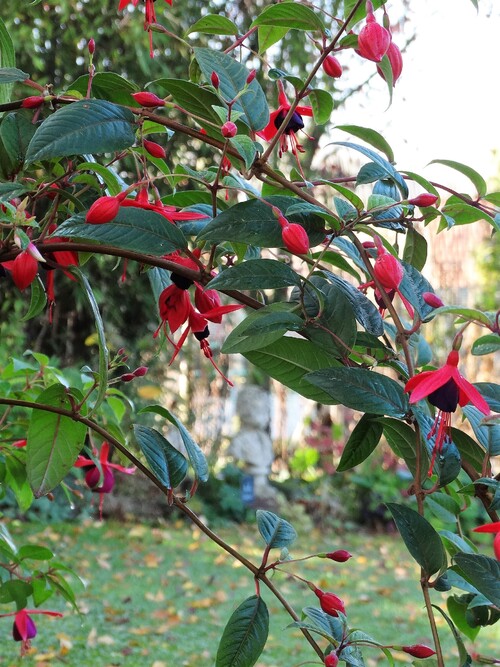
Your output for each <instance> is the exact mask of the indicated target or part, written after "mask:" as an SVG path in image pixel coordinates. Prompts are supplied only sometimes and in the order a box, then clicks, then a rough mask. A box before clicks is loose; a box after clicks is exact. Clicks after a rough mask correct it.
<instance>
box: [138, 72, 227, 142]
mask: <svg viewBox="0 0 500 667" xmlns="http://www.w3.org/2000/svg"><path fill="white" fill-rule="evenodd" d="M151 85H154V86H159V87H160V88H163V89H164V90H166V91H167V92H168V93H169V94H170V95H172V97H173V98H174V100H175V102H176V103H177V104H178V105H179V106H181V107H182V108H183V109H186V111H189V112H190V113H192V114H193V115H196V116H199V117H201V118H205V119H206V120H207V121H211V122H213V123H216V125H217V127H219V125H220V120H219V116H218V114H217V112H216V111H214V106H217V105H220V103H221V100H220V99H219V97H218V96H217V95H216V94H215V93H214V92H213V91H211V90H208V89H207V88H201V87H200V86H198V85H196V84H195V83H192V82H191V81H185V80H183V79H157V80H156V81H153V82H152V84H151ZM205 129H206V130H207V132H208V131H209V129H208V127H206V126H205ZM209 133H210V132H209ZM211 133H212V134H215V135H216V136H220V131H219V130H218V129H217V132H214V131H213V128H212V132H211Z"/></svg>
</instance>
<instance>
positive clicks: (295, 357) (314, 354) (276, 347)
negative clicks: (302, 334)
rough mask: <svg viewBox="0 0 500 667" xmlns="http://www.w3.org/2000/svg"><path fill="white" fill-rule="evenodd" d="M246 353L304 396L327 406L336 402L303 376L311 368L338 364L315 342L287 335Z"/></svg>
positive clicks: (276, 377)
mask: <svg viewBox="0 0 500 667" xmlns="http://www.w3.org/2000/svg"><path fill="white" fill-rule="evenodd" d="M243 356H244V357H245V358H246V359H248V361H249V362H250V363H251V364H253V365H255V366H257V368H260V369H261V370H262V371H264V372H265V373H266V374H267V375H269V376H271V377H272V378H274V379H275V380H278V382H281V383H282V384H284V385H285V386H286V387H289V388H290V389H293V390H294V391H296V392H297V393H299V394H301V395H302V396H305V397H306V398H310V399H311V400H313V401H317V402H318V403H324V404H325V405H333V404H335V403H336V401H334V400H333V399H332V397H331V396H329V394H328V393H327V392H325V391H323V390H322V389H320V388H318V387H315V386H313V385H312V384H310V383H309V382H308V381H307V380H305V379H304V378H305V376H306V374H308V373H309V372H310V371H312V370H316V369H319V368H326V367H329V366H339V362H338V361H337V360H336V359H334V358H333V357H332V356H331V355H329V354H327V353H326V352H323V350H321V349H319V348H318V347H317V346H316V345H314V343H311V342H310V341H308V340H301V339H300V338H288V337H284V338H281V339H280V340H278V341H276V342H274V343H271V344H270V345H267V346H266V347H263V348H261V349H260V350H253V351H250V352H245V353H244V354H243Z"/></svg>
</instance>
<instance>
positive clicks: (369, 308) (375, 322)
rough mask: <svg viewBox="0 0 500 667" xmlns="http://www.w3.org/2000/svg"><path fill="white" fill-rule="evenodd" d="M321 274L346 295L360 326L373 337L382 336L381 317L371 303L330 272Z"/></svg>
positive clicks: (349, 284)
mask: <svg viewBox="0 0 500 667" xmlns="http://www.w3.org/2000/svg"><path fill="white" fill-rule="evenodd" d="M323 273H324V275H326V276H327V277H328V280H329V281H330V282H332V283H333V284H335V285H337V286H338V287H339V288H340V289H341V290H342V291H343V293H344V294H345V295H346V297H347V298H348V300H349V302H350V304H351V307H352V310H353V313H354V317H355V318H356V319H357V321H358V322H359V323H360V324H361V326H363V327H364V328H365V329H366V331H368V333H371V334H373V335H374V336H382V334H383V333H384V325H383V320H382V316H381V315H380V313H379V311H378V309H377V308H376V306H375V305H374V304H373V303H372V301H370V299H368V297H367V296H365V295H364V294H363V293H362V292H360V291H359V290H358V289H356V288H355V287H354V286H353V285H351V283H349V282H348V281H347V280H344V279H343V278H339V276H336V275H335V274H334V273H331V272H330V271H324V272H323Z"/></svg>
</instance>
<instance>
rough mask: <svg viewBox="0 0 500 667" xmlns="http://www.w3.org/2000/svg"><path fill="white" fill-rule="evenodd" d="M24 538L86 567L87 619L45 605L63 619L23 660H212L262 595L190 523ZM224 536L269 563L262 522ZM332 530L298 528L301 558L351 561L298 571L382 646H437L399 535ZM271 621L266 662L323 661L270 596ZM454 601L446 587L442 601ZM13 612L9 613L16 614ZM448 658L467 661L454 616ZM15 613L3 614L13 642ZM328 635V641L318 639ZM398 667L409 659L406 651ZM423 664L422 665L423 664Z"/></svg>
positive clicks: (77, 528) (487, 634) (37, 664)
mask: <svg viewBox="0 0 500 667" xmlns="http://www.w3.org/2000/svg"><path fill="white" fill-rule="evenodd" d="M10 529H11V532H12V533H13V535H14V537H15V539H16V541H17V542H18V543H20V544H22V543H23V541H26V542H30V543H35V544H47V545H48V546H49V547H50V548H51V549H52V550H53V551H54V552H56V554H57V555H58V557H59V558H61V559H62V560H64V562H66V563H67V564H69V565H72V566H74V567H75V569H76V570H77V571H78V573H79V574H80V575H81V576H82V577H83V578H84V580H85V582H86V588H85V589H84V590H82V591H80V592H79V593H78V595H77V598H78V600H79V603H80V605H81V615H78V614H76V613H74V612H73V611H72V610H71V608H69V607H68V606H67V605H65V603H64V601H62V600H61V599H59V598H52V599H50V600H49V601H48V602H47V603H46V604H45V605H44V607H45V608H47V609H55V610H59V611H64V618H63V619H50V618H48V617H38V619H37V627H38V636H37V637H36V638H35V640H34V641H33V644H34V648H33V649H32V653H31V654H30V655H29V656H27V657H26V658H25V659H24V660H23V661H22V665H23V667H55V666H56V665H58V666H59V665H62V666H64V665H70V666H72V667H80V666H83V665H91V666H92V667H115V666H120V667H172V666H174V665H175V667H201V666H203V667H205V666H206V667H211V666H212V665H213V664H214V661H215V655H216V651H217V645H218V640H219V638H220V636H221V633H222V630H223V628H224V626H225V624H226V622H227V620H228V618H229V616H230V615H231V613H232V611H233V610H234V608H235V607H236V606H237V605H238V604H240V603H241V602H242V601H243V600H244V599H245V598H246V597H248V596H250V595H253V594H254V592H255V589H254V585H253V581H252V578H251V576H250V575H249V574H248V573H247V571H246V570H245V569H244V568H243V567H242V566H240V565H239V564H238V563H235V562H234V561H233V559H232V558H231V557H230V556H227V555H226V554H225V553H224V552H222V551H220V549H219V548H218V547H217V546H216V545H214V544H213V543H212V542H211V541H210V540H208V539H207V538H206V537H205V536H204V535H203V534H201V533H199V532H198V531H193V530H191V529H190V528H189V527H187V526H186V525H185V524H182V523H179V524H178V525H174V524H171V525H170V524H169V525H168V526H165V527H162V528H151V527H147V526H144V525H124V524H115V523H107V522H105V523H94V522H87V523H84V524H55V525H50V526H48V527H44V526H41V525H40V524H16V525H13V526H11V527H10ZM220 534H221V536H222V537H223V538H224V539H226V540H227V541H228V542H230V543H231V544H233V545H234V546H236V547H238V548H239V549H240V550H241V551H242V552H243V553H244V554H245V555H246V556H247V557H248V558H250V559H251V560H252V561H253V562H255V563H258V562H260V558H261V554H262V544H263V543H262V541H261V538H260V536H259V535H258V533H257V529H256V527H255V526H249V527H245V528H226V529H224V530H221V531H220ZM325 538H326V536H325V535H320V534H319V533H318V534H317V535H307V536H303V537H302V539H301V537H300V535H299V539H298V541H297V545H296V548H295V549H294V550H293V556H294V557H296V558H298V557H300V556H304V555H307V554H308V553H311V552H318V551H325V550H326V551H329V550H332V549H336V548H347V549H348V550H349V551H351V553H353V554H354V555H355V556H354V558H352V559H351V560H350V561H348V562H347V563H344V564H338V563H333V562H332V561H329V560H326V559H318V558H315V559H310V560H307V561H304V562H301V563H295V564H290V565H289V566H288V567H287V569H288V570H290V571H292V572H296V573H297V574H299V575H300V576H302V577H304V578H306V579H309V580H312V581H314V583H315V584H316V585H317V586H318V587H320V588H322V589H323V590H328V591H331V592H334V593H336V594H337V595H339V596H340V597H341V598H343V599H344V601H345V603H346V608H347V611H348V617H349V622H350V624H351V627H358V628H361V629H363V630H364V631H365V632H368V633H370V634H371V635H372V636H373V637H375V638H376V639H377V640H378V641H380V642H381V643H387V644H401V643H403V644H415V643H428V644H432V641H431V637H430V631H429V629H428V626H427V623H426V617H425V611H424V610H423V603H422V599H421V595H420V591H419V586H418V568H417V566H416V565H415V564H414V563H413V562H412V560H411V558H410V557H409V556H408V554H407V553H406V551H405V548H404V546H403V545H402V544H401V542H400V540H398V539H397V537H393V536H371V535H364V534H362V533H358V534H356V535H353V536H350V535H349V536H346V537H345V538H343V539H342V541H340V540H335V537H334V536H332V537H331V539H329V540H328V541H326V540H325ZM275 582H276V584H277V585H279V588H280V590H281V591H282V592H283V593H284V595H285V596H286V597H287V599H288V600H289V601H290V602H291V603H292V605H293V606H294V607H295V608H296V609H297V610H300V609H301V607H304V606H307V605H314V606H317V605H316V602H317V600H316V598H315V596H314V595H313V594H312V592H311V591H309V589H308V588H307V587H306V586H305V585H304V584H302V583H301V582H298V581H296V580H295V579H293V578H292V577H290V576H287V575H286V574H281V573H279V574H276V575H275ZM263 595H264V598H265V600H266V603H267V605H268V607H269V612H270V616H271V625H270V633H269V639H268V643H267V645H266V648H265V649H264V652H263V654H262V655H261V657H260V658H259V661H258V663H257V665H258V667H292V666H295V665H299V664H300V663H302V662H306V661H316V664H320V663H319V661H318V659H317V657H316V655H315V654H314V652H313V651H312V649H311V648H310V647H309V645H308V644H307V642H306V641H305V640H304V639H303V638H302V636H301V634H300V632H299V631H297V630H295V629H287V628H286V626H287V625H288V624H289V623H290V621H291V619H290V618H289V617H288V616H287V614H286V613H285V612H284V610H283V609H282V608H281V607H280V605H279V604H278V603H277V602H276V601H275V599H274V597H273V596H272V595H271V594H270V593H268V592H267V590H264V591H263ZM445 597H446V596H444V595H443V594H439V593H436V600H434V601H435V602H436V603H438V604H439V603H440V601H444V599H445ZM9 611H10V609H9ZM438 622H439V627H440V629H441V630H442V631H443V632H442V635H443V637H445V642H444V644H445V648H446V654H447V664H449V665H450V666H451V665H453V666H455V665H458V658H457V651H456V648H455V647H454V644H453V641H452V640H451V638H450V635H449V632H447V631H446V630H445V622H444V620H443V619H439V620H438ZM10 623H11V621H10V619H7V618H5V619H0V627H1V628H2V632H3V635H2V636H3V637H5V638H7V637H8V636H9V635H10V629H11V625H10ZM319 641H322V640H319ZM496 641H498V631H497V630H496V629H495V626H493V627H490V628H486V630H485V631H481V633H480V635H479V637H478V642H480V645H481V652H482V653H483V654H487V655H495V642H496ZM395 657H396V662H397V664H398V665H401V664H407V665H408V664H411V659H410V658H409V656H407V655H406V654H403V653H395ZM365 660H366V662H367V665H378V664H387V659H386V658H385V656H383V654H382V653H380V652H377V651H375V650H369V651H366V652H365ZM417 662H419V661H417ZM20 664H21V659H20V658H19V644H17V643H15V642H13V641H7V640H2V648H1V653H0V666H1V667H18V666H19V665H20Z"/></svg>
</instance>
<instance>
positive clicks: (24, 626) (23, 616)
mask: <svg viewBox="0 0 500 667" xmlns="http://www.w3.org/2000/svg"><path fill="white" fill-rule="evenodd" d="M33 614H44V615H45V616H57V617H59V618H60V617H61V616H62V614H61V613H59V612H58V611H44V610H42V609H20V610H19V611H12V612H10V613H9V614H0V618H3V617H5V616H14V625H13V626H12V637H13V638H14V641H15V642H22V643H21V656H23V655H26V653H27V652H28V651H29V649H30V647H31V642H30V639H33V637H36V634H37V630H36V625H35V622H34V620H33V619H32V618H31V616H32V615H33Z"/></svg>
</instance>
